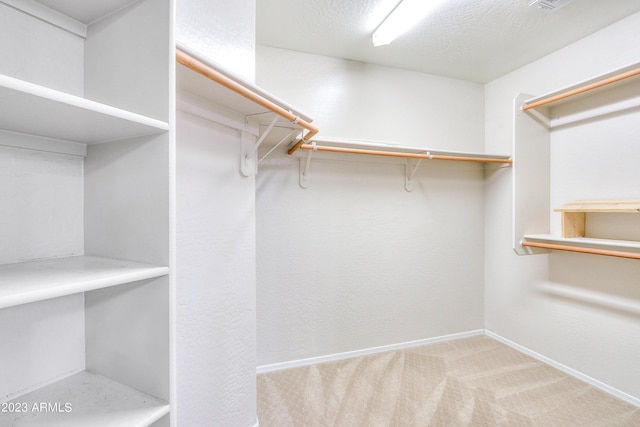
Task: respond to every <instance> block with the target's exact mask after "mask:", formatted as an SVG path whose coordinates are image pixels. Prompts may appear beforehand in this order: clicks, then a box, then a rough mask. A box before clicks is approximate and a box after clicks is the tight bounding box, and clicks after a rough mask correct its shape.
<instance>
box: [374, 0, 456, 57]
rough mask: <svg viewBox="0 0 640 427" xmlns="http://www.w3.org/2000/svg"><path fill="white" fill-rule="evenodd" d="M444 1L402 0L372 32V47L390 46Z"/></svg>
mask: <svg viewBox="0 0 640 427" xmlns="http://www.w3.org/2000/svg"><path fill="white" fill-rule="evenodd" d="M443 1H444V0H402V1H400V3H398V5H397V6H396V7H395V9H393V10H392V11H391V13H390V14H389V15H388V16H387V17H386V18H385V19H384V21H382V24H380V25H379V26H378V28H376V30H375V31H374V32H373V45H374V46H384V45H388V44H390V43H391V42H392V41H393V40H394V39H395V38H396V37H398V36H399V35H401V34H403V33H405V32H407V31H408V30H409V29H410V28H411V27H413V26H414V25H416V24H417V23H418V22H420V20H421V19H422V18H424V16H425V15H426V14H427V13H429V12H430V11H431V10H433V9H434V8H435V7H436V6H437V5H438V4H440V3H442V2H443Z"/></svg>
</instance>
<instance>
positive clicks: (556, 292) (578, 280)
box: [538, 252, 640, 318]
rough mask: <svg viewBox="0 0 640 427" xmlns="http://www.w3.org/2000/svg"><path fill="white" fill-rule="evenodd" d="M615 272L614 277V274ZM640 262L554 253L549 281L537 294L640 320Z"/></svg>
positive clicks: (539, 288) (550, 263)
mask: <svg viewBox="0 0 640 427" xmlns="http://www.w3.org/2000/svg"><path fill="white" fill-rule="evenodd" d="M612 272H614V273H612ZM639 278H640V261H636V260H628V259H621V258H611V257H603V256H599V255H587V254H574V253H563V252H552V253H551V254H549V281H548V282H544V283H542V284H540V285H539V286H538V291H539V292H541V293H544V294H547V295H550V296H552V297H554V298H559V299H562V300H565V301H570V302H574V303H579V304H583V305H588V306H590V307H594V308H597V309H600V310H606V311H609V312H612V313H616V314H623V315H626V316H630V317H633V318H640V279H639Z"/></svg>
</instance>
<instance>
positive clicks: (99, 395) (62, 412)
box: [1, 371, 169, 427]
mask: <svg viewBox="0 0 640 427" xmlns="http://www.w3.org/2000/svg"><path fill="white" fill-rule="evenodd" d="M42 403H44V404H52V405H58V406H57V407H55V408H49V407H47V408H43V409H42V410H38V409H39V408H40V405H41V404H42ZM11 404H19V405H21V406H20V408H21V409H22V408H24V407H25V406H24V405H26V408H27V410H26V411H24V412H22V411H20V412H18V411H12V413H11V414H7V413H4V414H1V416H2V417H3V419H4V417H7V416H10V420H7V421H8V424H6V425H11V426H14V427H20V426H36V425H38V426H39V425H42V426H44V425H51V426H53V425H56V426H113V427H120V426H122V427H125V426H126V427H133V426H135V427H143V426H149V425H151V424H153V423H154V422H155V421H158V420H159V419H160V418H162V417H163V416H165V415H166V414H168V413H169V404H168V403H167V402H165V401H162V400H160V399H157V398H155V397H153V396H151V395H149V394H146V393H141V392H139V391H137V390H133V389H132V388H129V387H127V386H125V385H123V384H120V383H118V382H116V381H113V380H111V379H108V378H105V377H103V376H100V375H96V374H93V373H91V372H87V371H83V372H80V373H77V374H75V375H72V376H70V377H67V378H64V379H62V380H60V381H57V382H55V383H53V384H50V385H47V386H44V387H42V388H40V389H37V390H35V391H32V392H30V393H27V394H25V395H22V396H20V397H18V398H16V399H14V400H12V401H10V402H9V403H8V405H11ZM67 404H68V406H65V405H67ZM34 405H36V406H35V408H36V410H34ZM3 425H5V424H4V423H3Z"/></svg>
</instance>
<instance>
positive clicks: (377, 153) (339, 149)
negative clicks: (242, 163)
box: [289, 144, 512, 164]
mask: <svg viewBox="0 0 640 427" xmlns="http://www.w3.org/2000/svg"><path fill="white" fill-rule="evenodd" d="M299 147H300V148H301V149H302V150H317V151H330V152H334V153H351V154H369V155H373V156H388V157H409V158H415V159H430V160H458V161H461V162H482V163H506V164H511V163H512V160H511V159H498V158H492V157H470V156H464V157H463V156H460V157H458V156H444V155H440V154H429V153H402V152H397V151H380V150H365V149H361V148H343V147H329V146H324V145H315V146H313V145H309V144H305V145H300V146H299ZM292 150H293V148H292ZM293 151H295V150H293ZM291 152H292V151H291V150H289V154H291Z"/></svg>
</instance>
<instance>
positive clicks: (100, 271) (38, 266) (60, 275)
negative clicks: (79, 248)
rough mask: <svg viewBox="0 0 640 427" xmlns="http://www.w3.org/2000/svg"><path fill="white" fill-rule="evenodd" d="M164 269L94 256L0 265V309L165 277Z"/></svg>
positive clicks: (166, 269) (166, 272)
mask: <svg viewBox="0 0 640 427" xmlns="http://www.w3.org/2000/svg"><path fill="white" fill-rule="evenodd" d="M168 273H169V268H168V267H160V266H154V265H149V264H143V263H139V262H133V261H123V260H116V259H111V258H102V257H95V256H76V257H68V258H56V259H46V260H39V261H29V262H21V263H15V264H5V265H0V308H6V307H12V306H16V305H20V304H27V303H31V302H36V301H42V300H46V299H50V298H57V297H61V296H66V295H72V294H76V293H81V292H86V291H91V290H95V289H101V288H106V287H110V286H117V285H122V284H125V283H131V282H135V281H138V280H144V279H151V278H154V277H161V276H165V275H167V274H168Z"/></svg>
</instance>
